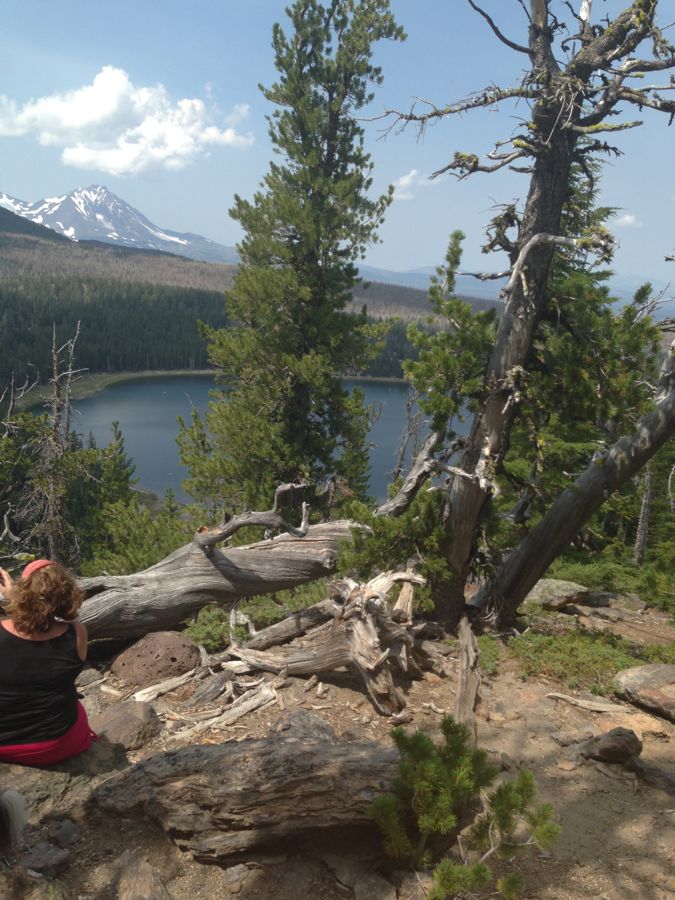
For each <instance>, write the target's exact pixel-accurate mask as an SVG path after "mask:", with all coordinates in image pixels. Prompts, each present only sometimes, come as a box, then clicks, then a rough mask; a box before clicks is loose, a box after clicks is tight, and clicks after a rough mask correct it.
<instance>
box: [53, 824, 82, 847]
mask: <svg viewBox="0 0 675 900" xmlns="http://www.w3.org/2000/svg"><path fill="white" fill-rule="evenodd" d="M47 834H48V835H49V837H50V838H51V840H52V841H54V843H55V844H56V845H57V846H59V847H63V848H65V847H70V845H71V844H74V843H75V841H76V840H77V839H78V838H79V836H80V834H81V829H80V828H79V827H78V826H77V825H76V824H75V823H74V822H71V820H70V819H61V820H59V821H54V822H50V823H49V826H48V828H47Z"/></svg>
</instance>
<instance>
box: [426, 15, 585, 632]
mask: <svg viewBox="0 0 675 900" xmlns="http://www.w3.org/2000/svg"><path fill="white" fill-rule="evenodd" d="M536 8H538V9H539V13H540V14H541V15H544V20H545V18H546V4H545V3H543V2H542V3H540V4H539V7H537V5H536V4H534V5H533V13H534V12H535V9H536ZM536 23H537V19H536V18H535V24H534V25H533V26H532V27H531V28H530V58H531V60H532V65H533V68H535V69H538V70H539V71H540V72H541V73H544V72H547V73H548V76H547V77H549V78H554V77H555V76H556V75H557V74H559V67H558V64H557V62H556V61H555V60H554V58H553V56H552V53H551V37H550V35H549V34H548V29H547V28H545V26H543V25H542V26H541V27H538V26H537V24H536ZM564 102H566V100H565V98H564V97H563V96H562V95H561V96H559V95H557V94H556V93H555V92H551V91H549V90H545V89H543V88H542V91H541V94H540V99H539V100H538V101H537V103H536V104H535V107H534V110H533V115H532V120H533V124H534V125H535V126H536V131H537V133H538V134H546V135H547V136H548V141H547V142H546V144H545V145H544V146H543V147H542V148H541V150H540V151H539V153H538V155H537V158H536V161H535V163H534V167H533V170H532V176H531V180H530V189H529V193H528V197H527V202H526V204H525V209H524V212H523V217H522V222H521V225H520V230H519V233H518V239H517V242H516V244H515V246H514V249H513V251H512V252H511V254H510V256H511V266H512V268H513V267H515V265H516V262H517V261H518V260H519V257H520V256H521V253H522V252H523V251H524V250H525V248H527V247H528V245H529V247H530V249H529V251H528V252H527V255H526V257H525V259H524V263H523V267H522V274H521V276H520V277H518V278H515V279H513V278H512V279H510V281H509V284H508V285H507V287H506V288H505V289H504V291H503V299H504V300H505V306H504V310H503V312H502V314H501V317H500V320H499V326H498V330H497V336H496V340H495V344H494V348H493V350H492V354H491V356H490V360H489V362H488V366H487V369H486V373H485V376H484V381H483V384H484V388H485V394H486V399H485V401H484V403H483V405H482V407H481V408H480V409H479V410H478V411H477V413H476V415H475V417H474V421H473V425H472V428H471V433H470V435H469V438H468V441H467V446H466V449H465V450H464V452H463V453H462V456H461V462H460V463H459V467H460V468H461V469H462V470H464V471H465V472H467V473H470V474H474V473H475V474H476V475H480V476H481V477H480V478H477V479H469V478H461V477H452V478H451V482H450V485H449V488H448V494H447V498H446V503H445V511H446V517H447V522H448V529H449V531H450V534H451V538H452V540H451V543H450V549H449V552H448V564H449V566H450V569H451V571H452V572H453V574H454V576H455V581H454V584H455V589H454V591H453V592H451V594H450V596H449V597H448V598H447V602H446V604H445V608H444V610H443V615H444V619H445V620H446V622H447V623H448V625H450V626H451V627H453V628H454V627H455V626H456V625H457V624H458V622H459V617H460V615H461V610H462V607H463V605H464V586H465V584H466V581H467V578H468V576H469V569H470V566H471V562H472V558H473V553H474V550H475V537H476V530H477V528H478V525H479V522H480V519H481V515H482V512H483V509H484V507H485V503H486V501H487V500H488V499H489V497H490V493H491V489H490V484H491V482H492V480H493V477H492V476H493V475H494V473H495V471H496V467H497V463H498V461H499V459H500V458H502V457H503V456H504V454H505V453H506V452H507V450H508V446H509V436H510V431H511V426H512V424H513V421H514V418H515V414H516V410H517V402H516V401H515V394H516V391H517V387H518V380H519V377H520V373H521V372H522V371H523V370H524V368H525V365H526V361H527V355H528V353H529V350H530V347H531V344H532V338H533V335H534V332H535V329H536V328H537V325H538V324H539V320H540V318H541V316H542V313H543V312H544V309H545V305H546V298H547V292H546V289H547V282H548V275H549V269H550V265H551V259H552V256H553V251H554V244H553V243H551V242H548V241H538V240H537V236H555V235H558V234H559V233H560V221H561V215H562V210H563V207H564V204H565V201H566V199H567V196H568V186H569V177H570V170H571V166H572V159H573V150H574V147H575V144H576V136H575V134H574V132H572V131H569V130H568V131H563V130H562V129H561V128H560V127H559V124H560V122H561V119H562V118H563V108H562V105H561V104H563V103H564ZM570 115H572V113H571V112H570ZM533 239H534V240H533Z"/></svg>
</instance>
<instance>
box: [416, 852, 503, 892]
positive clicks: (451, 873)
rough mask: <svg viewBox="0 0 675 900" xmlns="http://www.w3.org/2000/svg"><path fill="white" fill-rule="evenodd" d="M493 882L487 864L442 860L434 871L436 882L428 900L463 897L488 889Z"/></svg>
mask: <svg viewBox="0 0 675 900" xmlns="http://www.w3.org/2000/svg"><path fill="white" fill-rule="evenodd" d="M491 880H492V872H491V871H490V869H489V867H488V866H486V865H485V863H472V864H470V865H464V864H463V863H454V862H452V861H451V860H449V859H444V860H441V862H440V863H439V864H438V865H437V866H436V868H435V869H434V881H433V884H432V887H431V890H430V891H429V893H428V894H427V898H428V900H446V898H447V897H458V896H459V897H461V896H465V895H466V894H471V893H473V892H474V891H478V890H480V889H481V888H484V887H487V886H488V885H489V884H490V882H491Z"/></svg>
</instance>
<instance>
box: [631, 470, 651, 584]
mask: <svg viewBox="0 0 675 900" xmlns="http://www.w3.org/2000/svg"><path fill="white" fill-rule="evenodd" d="M651 508H652V473H651V469H650V467H649V465H647V466H646V467H645V474H644V479H643V482H642V502H641V503H640V515H639V517H638V524H637V533H636V535H635V544H634V545H633V562H634V563H635V565H636V566H641V565H642V563H643V562H644V558H645V547H646V546H647V536H648V534H649V517H650V513H651Z"/></svg>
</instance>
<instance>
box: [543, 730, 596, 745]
mask: <svg viewBox="0 0 675 900" xmlns="http://www.w3.org/2000/svg"><path fill="white" fill-rule="evenodd" d="M596 733H597V729H595V728H578V729H576V730H575V731H557V732H556V733H555V734H552V735H551V739H552V740H554V741H555V742H556V744H560V746H561V747H569V746H570V745H571V744H580V743H581V742H582V741H589V740H591V738H593V737H595V735H596Z"/></svg>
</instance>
